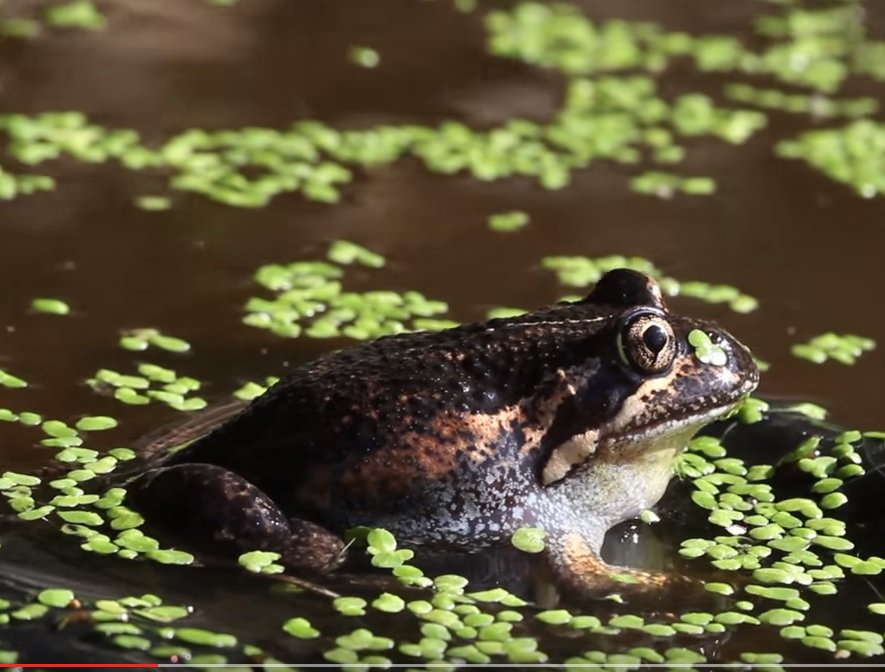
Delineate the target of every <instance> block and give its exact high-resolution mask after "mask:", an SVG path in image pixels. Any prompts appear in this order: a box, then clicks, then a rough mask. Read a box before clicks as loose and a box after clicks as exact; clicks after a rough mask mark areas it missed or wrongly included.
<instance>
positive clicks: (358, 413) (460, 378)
mask: <svg viewBox="0 0 885 672" xmlns="http://www.w3.org/2000/svg"><path fill="white" fill-rule="evenodd" d="M595 321H596V315H595V313H594V311H593V310H591V309H590V308H589V307H588V310H587V314H586V316H585V318H584V319H582V318H581V315H576V313H575V304H571V305H568V306H566V305H562V306H553V307H551V308H548V309H544V310H541V311H537V312H534V313H530V314H527V315H524V316H520V317H515V318H508V319H502V320H495V321H492V322H486V323H482V324H470V325H465V326H462V327H457V328H455V329H450V330H446V331H444V332H436V333H427V332H422V333H413V334H402V335H398V336H393V337H387V338H382V339H379V340H377V341H374V342H372V343H369V344H366V345H363V346H361V347H358V348H352V349H348V350H343V351H340V352H337V353H334V354H332V355H330V356H327V357H325V358H322V359H319V360H317V361H314V362H311V363H309V364H306V365H304V366H302V367H299V368H298V369H296V370H295V371H293V372H292V373H291V374H290V375H289V376H287V377H286V378H284V379H283V380H281V381H280V382H278V383H277V384H276V385H275V386H274V387H273V388H271V389H270V390H269V391H268V392H267V393H265V394H264V395H263V396H262V397H260V398H259V399H257V400H255V401H254V402H253V403H252V404H250V405H249V407H247V408H246V409H245V410H243V411H242V412H241V413H240V414H238V415H237V416H235V417H234V418H232V419H231V420H230V421H228V422H227V423H225V424H224V425H223V426H221V427H220V428H218V429H217V430H215V431H213V432H211V433H210V434H209V435H207V436H206V437H204V438H202V439H200V440H198V441H196V442H195V443H194V444H192V445H191V446H189V447H187V448H186V449H184V450H182V451H181V452H180V453H178V454H177V455H176V456H175V457H174V458H173V461H174V462H175V463H183V462H201V463H210V464H217V465H219V466H223V467H225V468H227V469H230V470H232V471H235V472H236V473H239V474H242V475H243V476H245V477H246V478H249V479H250V480H253V481H255V482H257V483H260V484H261V486H262V487H263V488H265V489H267V490H270V491H273V492H280V491H283V490H285V491H287V492H290V493H292V492H299V493H311V492H321V491H322V490H323V489H324V488H327V489H328V488H329V487H330V486H331V487H332V489H333V490H334V489H335V488H336V487H338V488H340V487H342V486H345V487H347V489H348V492H350V493H354V492H363V493H364V494H365V493H366V492H367V488H368V487H369V486H368V485H367V484H368V483H372V482H373V481H377V479H383V480H384V481H385V483H386V488H387V489H386V490H385V492H377V493H374V494H376V495H378V496H379V497H383V496H385V495H386V494H390V493H391V492H393V491H399V492H402V491H405V490H407V489H408V487H409V486H408V483H410V482H412V481H413V479H414V478H415V477H416V476H417V477H418V478H420V477H421V476H422V475H423V476H426V477H427V478H431V479H432V478H435V477H438V476H440V475H442V474H444V473H445V472H446V471H447V470H450V469H451V468H452V467H453V466H454V463H455V462H454V461H455V460H456V459H457V458H460V457H462V456H463V455H464V453H465V451H464V447H465V446H468V448H469V447H470V446H477V445H488V444H489V442H488V441H481V440H477V439H478V438H480V437H477V436H474V435H471V432H470V429H469V428H470V424H469V423H467V422H465V419H466V418H473V419H474V420H475V421H476V423H479V425H482V431H486V430H487V429H488V427H489V426H492V427H493V428H494V431H496V432H499V433H501V434H502V435H504V434H506V433H507V432H508V431H516V432H520V431H522V430H523V429H524V428H525V427H526V426H527V422H526V418H516V417H514V416H513V412H514V409H515V408H516V407H517V406H518V405H519V403H520V402H521V401H523V400H525V399H526V398H527V397H529V396H530V395H533V394H534V393H535V392H536V391H537V389H538V387H539V385H541V384H542V383H543V381H544V380H545V379H549V378H550V376H551V374H552V373H553V372H554V371H556V369H558V368H562V367H567V366H571V365H573V364H575V363H577V362H580V361H581V360H582V359H584V358H585V357H587V356H588V353H590V352H592V351H593V350H594V346H593V343H592V339H593V337H594V334H595V332H596V329H595V328H590V326H591V323H594V322H595ZM505 421H506V422H509V423H510V424H511V425H512V426H506V424H505ZM486 438H487V437H486ZM447 447H448V448H447ZM467 452H469V450H468V451H467ZM355 469H356V470H358V471H359V472H360V473H359V474H358V476H357V475H355V474H356V472H355V471H354V470H355ZM349 475H350V476H353V478H354V479H357V478H358V480H359V483H348V482H347V481H348V480H349ZM398 475H401V476H402V478H401V479H399V481H400V482H399V483H398V482H397V481H398ZM311 486H314V487H311ZM379 487H380V486H379V485H377V483H376V485H374V486H372V487H371V488H369V489H372V488H374V490H377V489H378V488H379ZM370 494H373V493H370ZM305 496H306V497H310V496H311V495H309V494H306V495H305Z"/></svg>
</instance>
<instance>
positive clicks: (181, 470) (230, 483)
mask: <svg viewBox="0 0 885 672" xmlns="http://www.w3.org/2000/svg"><path fill="white" fill-rule="evenodd" d="M126 502H127V504H129V505H131V506H132V508H134V509H136V510H137V511H139V513H141V514H142V515H143V516H144V517H145V519H146V521H147V524H148V525H150V526H151V527H156V528H157V529H158V531H159V532H160V533H161V534H167V535H169V536H174V537H175V538H176V542H179V543H182V544H183V545H188V544H190V545H203V546H206V545H211V546H213V547H214V548H216V549H218V550H222V551H230V550H236V551H238V552H240V553H243V552H246V551H254V550H266V551H276V552H277V553H279V554H280V555H281V560H282V562H283V564H284V565H285V566H286V567H287V569H290V570H302V571H313V572H326V571H329V570H331V569H334V568H335V567H337V566H338V565H339V564H341V562H342V561H343V559H344V549H345V544H344V542H343V540H342V539H341V538H340V537H338V536H337V535H335V534H333V533H332V532H330V531H328V530H326V529H325V528H323V527H321V526H319V525H316V524H314V523H311V522H308V521H304V520H300V519H297V518H296V519H292V518H288V517H287V516H286V515H285V514H284V513H283V512H282V511H281V510H280V509H279V508H278V507H277V505H276V504H275V503H274V501H273V500H272V499H271V498H270V497H268V496H267V495H266V494H265V493H264V492H263V491H261V490H260V489H259V488H258V487H257V486H255V485H254V484H253V483H250V482H249V481H247V480H246V479H244V478H242V477H241V476H238V475H237V474H235V473H233V472H231V471H228V470H227V469H224V468H222V467H219V466H216V465H210V464H197V463H186V464H179V465H175V466H170V467H161V468H158V469H153V470H151V471H148V472H146V473H145V474H143V475H141V476H139V477H138V478H137V479H135V480H134V481H132V482H130V483H128V484H127V494H126Z"/></svg>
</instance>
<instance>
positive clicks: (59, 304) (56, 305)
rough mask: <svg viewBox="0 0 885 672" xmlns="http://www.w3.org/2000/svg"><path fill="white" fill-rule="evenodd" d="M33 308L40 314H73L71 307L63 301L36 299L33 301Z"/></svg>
mask: <svg viewBox="0 0 885 672" xmlns="http://www.w3.org/2000/svg"><path fill="white" fill-rule="evenodd" d="M31 308H33V309H34V310H35V311H37V312H38V313H48V314H50V315H67V314H68V313H70V312H71V308H70V306H68V304H66V303H65V302H64V301H62V300H61V299H49V298H41V299H34V300H33V301H31Z"/></svg>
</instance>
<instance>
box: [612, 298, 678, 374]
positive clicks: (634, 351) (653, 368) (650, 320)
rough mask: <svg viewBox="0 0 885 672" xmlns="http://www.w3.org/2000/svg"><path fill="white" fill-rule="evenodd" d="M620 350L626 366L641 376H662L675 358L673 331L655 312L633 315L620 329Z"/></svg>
mask: <svg viewBox="0 0 885 672" xmlns="http://www.w3.org/2000/svg"><path fill="white" fill-rule="evenodd" d="M618 350H619V352H620V355H621V359H623V360H624V362H625V363H626V364H628V365H629V366H632V367H633V368H635V369H638V370H639V371H641V372H642V373H663V372H664V371H666V370H667V369H669V368H670V365H671V364H673V359H674V358H675V357H676V338H675V337H674V335H673V328H672V327H671V326H670V323H669V322H668V321H667V320H666V319H665V318H664V317H663V316H662V315H660V314H658V313H656V312H651V311H642V312H639V313H634V314H633V315H632V316H630V317H629V318H627V320H626V321H625V322H624V326H623V327H622V328H621V332H620V334H619V335H618Z"/></svg>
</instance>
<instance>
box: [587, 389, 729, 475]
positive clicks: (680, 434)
mask: <svg viewBox="0 0 885 672" xmlns="http://www.w3.org/2000/svg"><path fill="white" fill-rule="evenodd" d="M745 397H746V395H744V396H741V397H739V398H738V399H737V400H735V401H731V402H728V403H726V404H723V405H721V406H716V407H714V408H711V409H709V410H707V411H704V412H703V413H699V414H692V415H690V416H686V417H684V418H677V419H675V420H674V419H663V420H661V421H659V422H655V423H651V424H646V425H641V426H637V427H636V429H634V430H628V431H627V432H625V433H619V434H618V435H616V436H610V437H605V434H604V432H602V436H601V437H600V441H599V445H598V448H597V450H598V452H599V453H600V456H606V457H610V458H611V459H613V461H627V460H630V459H633V458H635V457H637V456H640V455H643V454H647V453H653V452H658V451H666V450H677V451H678V450H682V448H684V447H685V445H686V444H687V443H688V441H689V440H690V439H691V438H692V437H693V436H694V435H695V434H696V433H697V432H698V431H699V430H700V429H701V428H702V427H704V426H705V425H708V424H710V423H711V422H713V421H715V420H718V419H719V418H722V417H723V416H726V415H728V414H729V413H731V412H732V411H734V410H735V409H736V408H737V407H738V406H740V404H741V403H742V402H743V400H744V399H745ZM680 443H681V445H677V444H680Z"/></svg>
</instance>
